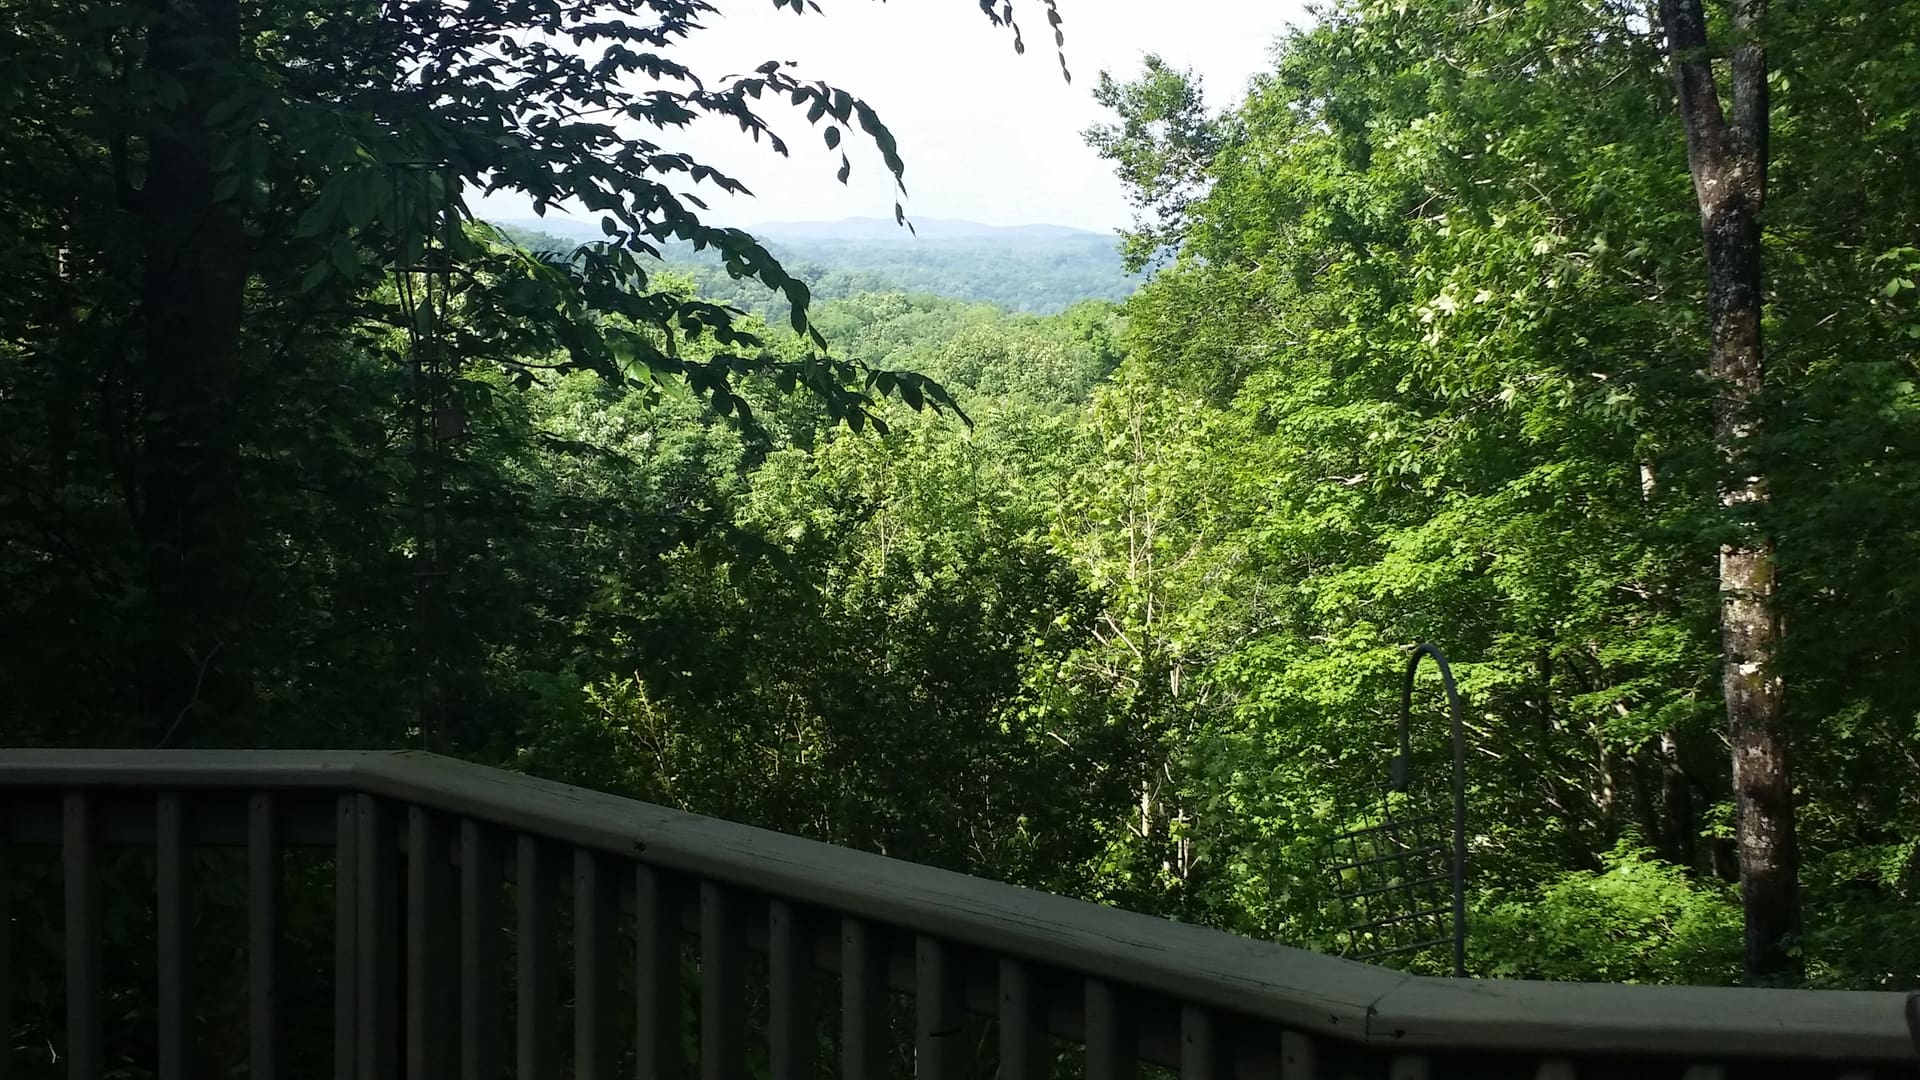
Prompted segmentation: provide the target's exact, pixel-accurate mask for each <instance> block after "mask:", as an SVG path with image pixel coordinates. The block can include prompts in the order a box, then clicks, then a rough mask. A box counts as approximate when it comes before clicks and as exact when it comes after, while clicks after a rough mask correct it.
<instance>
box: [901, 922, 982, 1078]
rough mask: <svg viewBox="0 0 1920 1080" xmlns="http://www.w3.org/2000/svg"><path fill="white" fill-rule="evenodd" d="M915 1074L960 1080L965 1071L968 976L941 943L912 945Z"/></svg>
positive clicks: (931, 940)
mask: <svg viewBox="0 0 1920 1080" xmlns="http://www.w3.org/2000/svg"><path fill="white" fill-rule="evenodd" d="M913 956H914V972H915V975H916V979H915V986H914V1003H913V1004H914V1008H913V1016H914V1025H913V1057H914V1075H915V1076H918V1077H922V1078H923V1080H962V1078H963V1077H966V1076H968V1075H970V1070H969V1069H968V1067H967V1056H968V1055H967V985H966V973H965V972H964V971H963V970H962V969H961V967H960V964H959V962H958V961H957V960H956V958H955V957H954V955H953V949H952V947H950V946H948V945H946V944H945V943H943V942H942V941H940V940H939V939H938V938H931V937H921V938H919V939H918V940H916V941H915V942H914V947H913Z"/></svg>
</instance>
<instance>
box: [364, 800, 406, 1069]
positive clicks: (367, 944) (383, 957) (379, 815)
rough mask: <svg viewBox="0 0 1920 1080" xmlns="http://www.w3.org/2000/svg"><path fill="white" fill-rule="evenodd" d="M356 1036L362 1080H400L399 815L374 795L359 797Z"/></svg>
mask: <svg viewBox="0 0 1920 1080" xmlns="http://www.w3.org/2000/svg"><path fill="white" fill-rule="evenodd" d="M355 817H356V821H355V824H356V826H357V829H358V831H359V834H360V835H359V838H358V839H357V840H356V841H355V845H356V854H358V856H359V858H360V867H359V872H358V874H357V875H356V885H357V887H358V892H359V897H358V903H357V905H356V907H357V908H358V913H357V915H356V925H355V944H356V946H357V951H356V954H355V956H354V971H355V974H356V976H357V985H356V987H355V989H354V1004H355V1010H354V1011H355V1024H354V1026H355V1027H357V1028H358V1029H359V1030H358V1032H357V1033H356V1034H355V1036H354V1052H355V1059H356V1062H357V1065H356V1068H355V1074H356V1075H357V1076H358V1077H359V1080H394V1077H395V1076H396V1075H397V1074H398V1072H399V1058H400V1045H399V1036H400V1032H399V1020H400V1008H399V1006H400V1001H399V971H400V964H399V958H400V941H399V937H400V899H399V891H400V890H399V884H400V883H399V866H398V862H399V857H398V856H399V853H398V851H397V850H396V844H395V839H396V835H395V832H394V825H393V816H392V812H391V810H390V809H389V808H388V806H387V805H386V804H385V803H384V802H382V801H381V800H380V799H377V798H375V797H373V796H371V795H361V796H359V798H358V799H357V809H356V811H355Z"/></svg>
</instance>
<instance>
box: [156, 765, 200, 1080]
mask: <svg viewBox="0 0 1920 1080" xmlns="http://www.w3.org/2000/svg"><path fill="white" fill-rule="evenodd" d="M153 892H154V923H155V926H154V933H155V936H156V940H155V942H154V944H155V946H156V947H155V950H154V951H155V956H154V967H155V969H156V974H157V975H158V976H159V978H158V980H157V982H158V984H159V986H158V990H159V1000H158V1001H157V1002H156V1003H155V1004H156V1005H157V1012H158V1020H159V1031H158V1036H159V1038H158V1044H157V1046H156V1049H157V1050H158V1051H159V1060H158V1061H156V1062H155V1065H156V1066H157V1068H156V1069H155V1080H187V1016H188V1015H189V1013H188V1009H187V957H188V956H190V955H191V952H190V950H189V949H188V947H187V946H188V942H187V927H188V925H189V924H190V920H189V918H188V913H187V842H186V822H185V820H184V817H183V807H182V805H181V798H180V794H179V793H178V792H171V791H169V792H163V793H162V794H160V795H159V796H158V797H156V798H155V799H154V806H153Z"/></svg>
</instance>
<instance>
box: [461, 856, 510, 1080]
mask: <svg viewBox="0 0 1920 1080" xmlns="http://www.w3.org/2000/svg"><path fill="white" fill-rule="evenodd" d="M500 900H501V867H500V841H499V836H498V834H497V833H495V832H494V830H493V829H491V828H489V827H487V826H485V825H482V824H480V823H479V822H477V821H463V822H461V823H460V1080H499V1078H500V1073H501V1067H500V1066H501V1059H500V1053H501V1045H502V1038H501V1035H502V1032H501V1024H502V1010H501V994H500V991H501V976H502V974H503V973H504V972H505V971H506V964H505V961H504V959H503V956H504V952H505V950H503V949H502V948H501V927H500V912H501V903H500Z"/></svg>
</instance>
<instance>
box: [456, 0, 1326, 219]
mask: <svg viewBox="0 0 1920 1080" xmlns="http://www.w3.org/2000/svg"><path fill="white" fill-rule="evenodd" d="M819 3H820V7H821V8H822V9H823V11H824V14H822V15H816V14H813V13H808V14H806V15H795V14H793V13H792V12H791V11H788V10H784V9H781V10H776V9H775V8H774V7H773V4H772V2H771V0H720V3H719V4H718V5H717V6H719V7H721V8H722V9H723V11H724V12H725V14H724V15H723V16H721V17H717V18H713V19H710V20H709V29H706V30H704V31H701V32H699V33H696V34H694V35H693V37H692V39H691V40H690V41H689V42H687V43H686V45H685V46H684V47H683V48H681V49H680V50H678V51H677V53H676V56H677V58H679V59H680V60H681V61H682V62H683V63H686V64H687V65H688V66H689V67H691V68H693V70H695V71H697V72H700V73H701V74H702V75H703V76H711V75H722V74H731V73H735V72H745V71H750V70H752V69H753V68H754V67H757V66H758V65H759V64H761V63H762V62H764V61H767V60H793V61H797V62H798V64H799V67H798V68H797V69H796V73H797V74H798V75H799V76H800V77H802V78H808V79H815V78H818V79H825V80H826V81H828V82H830V83H833V84H835V85H837V86H840V87H842V88H844V89H846V90H848V91H849V92H851V93H854V94H856V95H858V96H860V97H864V98H865V99H866V100H867V101H868V102H869V103H870V104H872V105H873V106H874V108H875V110H877V111H878V112H879V114H880V117H881V119H882V120H883V121H885V122H886V123H887V126H888V127H889V128H890V129H891V130H892V131H893V133H894V135H895V137H896V138H897V139H898V140H899V143H900V154H901V156H902V157H903V158H905V159H906V163H907V174H906V180H907V192H908V195H909V198H908V199H907V201H906V207H907V213H908V215H909V216H910V217H913V216H918V217H939V218H965V219H968V220H972V221H980V222H986V223H988V224H994V225H1020V224H1029V223H1035V222H1045V223H1051V224H1060V225H1074V226H1079V227H1081V228H1086V229H1097V230H1103V231H1104V230H1110V229H1115V228H1119V227H1121V226H1123V225H1125V224H1127V222H1128V220H1129V214H1128V211H1127V206H1126V202H1125V198H1124V195H1123V193H1122V191H1121V188H1120V185H1119V182H1118V181H1116V180H1115V179H1114V177H1113V173H1112V170H1111V168H1110V167H1109V166H1108V165H1107V164H1106V163H1105V162H1103V161H1101V160H1100V159H1099V158H1098V157H1096V156H1095V155H1094V153H1093V151H1091V150H1090V149H1088V148H1087V146H1086V145H1085V143H1084V142H1082V140H1081V138H1080V132H1081V131H1083V130H1085V129H1086V128H1087V127H1088V126H1089V125H1091V124H1094V123H1098V122H1100V121H1102V120H1103V119H1105V118H1106V114H1105V113H1104V112H1103V110H1101V109H1100V108H1099V107H1098V106H1096V105H1095V104H1094V103H1093V98H1092V88H1093V86H1094V83H1095V77H1096V76H1097V74H1098V73H1099V72H1100V71H1101V70H1102V69H1106V70H1109V71H1112V72H1113V73H1114V74H1115V75H1116V76H1131V75H1132V74H1134V73H1135V72H1137V71H1138V70H1139V67H1140V58H1141V57H1142V56H1144V55H1145V54H1147V53H1149V52H1156V53H1158V54H1160V55H1161V56H1162V57H1164V58H1165V59H1166V60H1167V61H1168V62H1169V63H1171V64H1173V65H1175V66H1176V67H1187V68H1192V69H1193V70H1194V71H1195V72H1197V73H1198V74H1199V75H1200V76H1201V77H1202V79H1203V80H1204V82H1205V86H1206V90H1207V98H1208V100H1209V102H1210V103H1212V104H1213V105H1215V106H1216V107H1217V106H1219V105H1224V104H1227V103H1229V102H1231V101H1234V100H1237V99H1238V98H1239V97H1240V95H1241V91H1242V90H1243V88H1244V87H1245V85H1246V83H1247V80H1248V79H1249V78H1250V77H1252V76H1253V75H1254V74H1255V73H1256V72H1259V71H1261V70H1263V69H1264V68H1265V67H1266V66H1267V63H1268V55H1269V54H1268V49H1269V46H1270V44H1271V43H1272V41H1273V40H1274V38H1275V37H1277V36H1278V35H1279V34H1281V33H1282V32H1283V31H1285V30H1286V29H1287V27H1288V26H1289V25H1290V24H1296V23H1301V22H1304V21H1305V20H1306V15H1305V14H1304V13H1303V6H1302V4H1301V3H1300V2H1299V0H1059V3H1060V9H1061V13H1062V15H1063V16H1064V18H1065V28H1066V32H1067V47H1066V52H1067V64H1068V66H1069V67H1070V68H1071V69H1072V71H1073V82H1072V83H1071V84H1068V83H1066V82H1064V81H1063V80H1062V79H1061V78H1060V68H1059V64H1058V62H1057V61H1056V60H1055V58H1054V52H1053V39H1052V35H1051V34H1050V33H1049V32H1048V28H1047V23H1046V19H1045V16H1044V14H1043V9H1042V8H1041V7H1040V5H1039V3H1037V2H1036V0H1016V2H1015V4H1014V9H1015V12H1016V16H1017V17H1019V18H1020V23H1021V29H1022V31H1023V32H1024V34H1025V37H1026V40H1027V51H1026V54H1025V55H1024V56H1020V55H1016V54H1015V53H1014V51H1013V41H1012V37H1011V36H1010V35H1009V34H1007V33H1006V32H1005V31H1004V30H1000V29H996V28H995V27H994V26H993V25H992V24H990V23H989V22H988V21H987V20H986V18H985V17H984V16H982V15H981V14H980V10H979V6H978V4H977V2H976V0H891V2H889V3H880V2H877V0H819ZM763 103H765V104H767V105H768V108H767V116H768V119H769V120H770V121H772V122H773V124H774V127H775V130H777V131H779V132H780V133H781V134H782V135H783V136H785V137H786V138H787V141H788V143H789V144H790V146H791V147H792V151H793V152H792V156H791V157H788V158H782V157H780V156H779V155H776V154H774V153H772V152H771V151H769V150H768V149H767V148H766V147H765V146H764V145H758V146H756V145H755V144H754V143H753V142H752V141H750V140H749V139H748V138H747V137H746V136H745V135H743V134H742V133H741V132H740V130H739V128H738V126H737V125H734V124H730V123H718V122H714V123H702V124H699V125H696V126H695V127H693V128H692V129H690V130H688V131H686V132H684V133H681V134H678V135H674V134H669V136H668V137H667V138H666V139H665V140H663V141H665V142H666V143H667V144H668V146H669V147H670V148H672V149H680V150H685V151H687V152H689V153H692V154H693V155H694V156H695V157H696V158H697V159H699V160H701V161H704V162H705V163H706V164H709V165H712V166H714V167H716V168H720V169H723V170H725V171H727V172H729V173H731V174H733V175H734V176H735V177H737V178H739V179H740V180H741V181H742V182H744V183H745V184H746V185H747V186H748V187H749V188H751V189H753V191H754V192H755V196H756V197H755V198H753V199H751V200H728V199H725V198H722V197H720V196H719V195H718V193H717V192H713V193H710V192H702V197H705V198H708V201H709V202H710V203H712V204H713V207H714V212H713V214H712V215H711V218H712V220H714V221H715V222H716V223H718V224H729V225H752V224H756V223H760V222H768V221H830V220H836V219H839V218H846V217H890V216H892V214H893V191H892V185H891V183H890V181H889V178H888V177H887V174H886V170H885V168H884V167H883V166H882V165H881V163H880V159H879V156H878V155H877V154H875V153H873V152H872V151H871V149H870V148H869V147H867V146H866V145H865V144H864V143H863V142H862V141H861V139H860V138H858V137H855V138H852V139H849V140H848V143H849V144H851V145H852V146H853V147H854V151H855V152H854V154H853V177H852V181H851V183H850V184H848V185H846V186H842V185H841V184H840V183H839V182H838V181H837V180H836V179H835V178H834V173H835V171H836V170H837V169H838V166H839V155H838V154H837V153H829V152H828V151H827V150H826V148H825V146H824V145H823V144H822V142H821V141H820V136H819V134H818V133H817V132H815V131H812V130H810V129H809V128H808V127H807V125H806V121H805V117H804V116H803V115H801V114H800V112H799V111H798V110H792V109H790V108H789V107H788V106H786V105H785V104H784V103H779V102H763ZM475 209H476V211H477V212H479V213H480V214H481V215H483V216H486V217H491V218H494V219H496V220H498V219H501V218H510V217H526V216H530V212H529V210H528V208H527V205H526V203H525V202H524V201H522V200H517V199H512V198H507V197H495V198H489V199H484V200H480V201H479V203H478V205H476V207H475Z"/></svg>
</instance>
